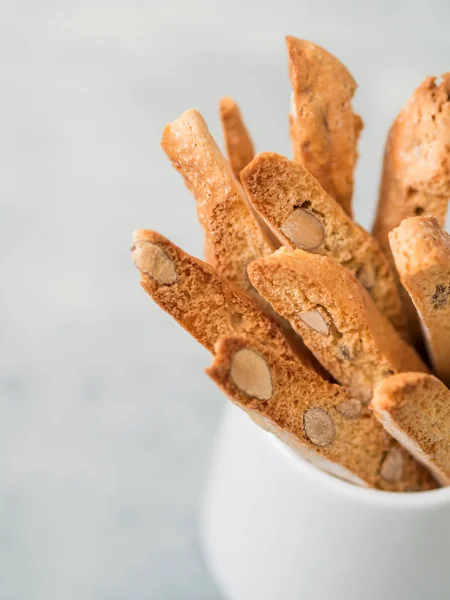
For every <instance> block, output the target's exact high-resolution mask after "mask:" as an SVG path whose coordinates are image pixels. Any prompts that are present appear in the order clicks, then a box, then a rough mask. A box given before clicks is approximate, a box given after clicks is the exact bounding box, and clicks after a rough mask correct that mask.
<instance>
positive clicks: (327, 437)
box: [303, 408, 336, 446]
mask: <svg viewBox="0 0 450 600" xmlns="http://www.w3.org/2000/svg"><path fill="white" fill-rule="evenodd" d="M303 424H304V426H305V431H306V435H307V436H308V438H309V439H310V440H311V442H312V443H313V444H315V445H316V446H328V445H329V444H331V443H332V442H333V440H334V438H335V435H336V430H335V427H334V421H333V419H332V418H331V417H330V415H329V413H328V412H327V411H326V410H323V408H309V409H308V410H307V411H306V412H305V414H304V415H303Z"/></svg>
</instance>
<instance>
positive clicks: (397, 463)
mask: <svg viewBox="0 0 450 600" xmlns="http://www.w3.org/2000/svg"><path fill="white" fill-rule="evenodd" d="M206 372H207V373H208V375H209V376H210V377H211V378H212V379H213V380H214V381H215V382H216V383H217V384H218V385H219V387H220V388H221V389H222V390H223V391H224V392H225V393H226V395H227V396H228V397H229V398H230V399H231V401H232V402H234V403H235V404H237V405H238V406H239V407H240V408H242V409H243V410H244V411H246V412H247V413H248V414H249V415H250V416H251V418H252V419H253V420H254V421H255V422H256V423H257V424H258V425H260V426H262V427H263V428H264V429H266V430H268V431H270V432H271V433H274V434H275V435H276V436H277V437H279V438H280V439H281V440H282V441H283V442H285V443H287V444H288V445H289V446H290V447H291V448H292V449H293V450H295V451H296V452H297V453H298V454H300V455H301V456H302V457H303V458H306V460H308V461H310V462H311V463H313V464H315V465H316V466H317V467H319V468H321V469H323V470H324V471H327V472H329V473H331V474H332V475H335V476H337V477H339V478H341V479H345V480H347V481H350V482H352V483H356V484H358V485H364V486H369V487H378V488H381V489H387V490H392V491H419V490H425V489H430V488H432V487H435V483H434V482H433V480H432V478H431V477H430V475H429V474H428V473H427V471H426V470H425V469H424V468H423V467H421V466H420V465H419V464H418V463H417V462H416V461H415V460H414V459H413V458H412V457H411V456H410V455H409V454H408V453H407V452H405V450H404V449H403V448H402V447H401V446H399V444H397V442H395V440H393V439H392V438H391V437H390V436H389V435H387V434H386V432H385V431H384V430H383V428H382V427H381V425H380V424H379V423H378V422H377V420H376V419H375V418H374V417H373V415H372V414H371V413H370V411H369V410H368V409H367V408H366V407H363V406H361V403H360V402H359V401H358V400H354V399H352V398H351V396H350V395H349V393H348V392H347V391H346V389H345V388H343V387H340V386H339V385H336V384H331V383H327V382H325V381H323V380H322V379H321V378H320V377H319V376H318V375H317V374H316V373H314V372H313V371H311V370H310V369H307V368H305V367H303V366H302V365H301V364H299V363H294V362H292V361H286V360H283V359H279V358H278V357H277V356H276V355H274V354H273V352H271V351H270V350H269V349H268V348H266V347H265V346H264V345H262V344H259V343H256V342H254V341H250V340H248V339H244V338H226V339H221V340H219V342H218V343H217V345H216V352H215V359H214V362H213V364H212V365H211V366H210V367H209V368H208V369H207V370H206Z"/></svg>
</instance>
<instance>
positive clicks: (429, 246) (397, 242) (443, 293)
mask: <svg viewBox="0 0 450 600" xmlns="http://www.w3.org/2000/svg"><path fill="white" fill-rule="evenodd" d="M389 241H390V244H391V249H392V254H393V257H394V260H395V264H396V266H397V270H398V273H399V275H400V279H401V282H402V284H403V286H404V287H405V289H406V290H407V292H408V293H409V295H410V297H411V299H412V301H413V303H414V306H415V308H416V309H417V313H418V315H419V318H420V321H421V325H422V330H423V332H424V338H425V342H426V345H427V348H428V352H429V356H430V358H431V362H432V364H433V370H434V372H435V373H436V375H437V376H438V377H439V378H440V379H442V381H444V383H446V384H447V385H450V235H449V234H448V233H446V232H445V231H443V230H442V229H441V228H440V227H439V223H438V221H437V219H435V218H434V217H411V218H409V219H405V220H404V221H402V222H401V224H400V225H399V226H398V227H397V228H396V229H394V230H393V231H392V232H391V233H390V234H389Z"/></svg>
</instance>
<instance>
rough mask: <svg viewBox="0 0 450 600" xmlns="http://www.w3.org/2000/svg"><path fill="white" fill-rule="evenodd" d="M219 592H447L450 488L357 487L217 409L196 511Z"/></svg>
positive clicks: (278, 596)
mask: <svg viewBox="0 0 450 600" xmlns="http://www.w3.org/2000/svg"><path fill="white" fill-rule="evenodd" d="M201 534H202V540H203V546H204V552H205V558H206V561H207V563H208V565H209V568H210V570H211V572H212V574H213V577H214V578H215V580H216V582H217V585H218V587H219V589H220V590H221V593H222V594H223V597H224V598H225V599H226V600H294V599H295V600H299V599H304V600H344V599H345V600H447V599H449V598H450V488H446V489H440V490H435V491H431V492H424V493H416V494H414V493H407V494H396V493H389V492H380V491H377V490H370V489H363V488H359V487H357V486H354V485H351V484H349V483H346V482H344V481H340V480H338V479H335V478H333V477H331V476H330V475H327V474H326V473H323V472H321V471H320V470H318V469H317V468H316V467H314V466H312V465H310V464H308V463H307V462H305V461H303V460H302V459H300V458H298V457H297V455H295V454H294V453H293V452H291V451H290V450H289V448H287V447H286V446H284V444H282V443H281V442H279V441H278V440H277V439H276V438H275V437H274V436H272V435H270V434H268V433H266V432H265V431H263V430H262V429H260V428H259V427H257V426H256V425H255V424H254V423H253V422H252V421H251V420H250V419H249V418H248V416H247V415H246V414H245V413H243V412H242V411H241V410H239V409H238V408H235V407H233V406H231V405H230V406H229V407H228V408H227V410H226V414H225V417H224V420H223V422H222V427H221V431H220V435H219V438H218V442H217V446H216V449H215V453H214V457H213V462H212V468H211V473H210V477H209V481H208V486H207V490H206V495H205V499H204V505H203V509H202V514H201Z"/></svg>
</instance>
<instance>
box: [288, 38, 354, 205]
mask: <svg viewBox="0 0 450 600" xmlns="http://www.w3.org/2000/svg"><path fill="white" fill-rule="evenodd" d="M286 45H287V50H288V57H289V77H290V80H291V84H292V101H291V112H290V115H289V124H290V135H291V140H292V146H293V151H294V158H295V160H296V162H298V163H300V164H302V165H303V166H304V167H306V168H307V169H308V171H310V172H311V173H312V174H313V175H314V177H316V179H318V181H319V182H320V184H321V185H322V186H323V187H324V189H325V190H326V191H327V192H328V193H329V194H330V195H331V196H332V197H333V198H334V199H335V200H337V201H338V202H339V203H340V204H341V205H342V207H343V208H344V210H345V211H346V212H347V214H349V215H350V216H351V214H352V208H351V200H352V195H353V172H354V168H355V164H356V160H357V157H358V153H357V149H356V146H357V141H358V137H359V133H360V131H361V129H362V120H361V119H360V118H359V117H357V115H355V113H354V112H353V109H352V106H351V100H352V97H353V95H354V93H355V90H356V83H355V80H354V79H353V77H352V76H351V75H350V73H349V72H348V70H347V69H346V67H345V66H344V65H343V64H342V63H341V62H340V61H339V60H338V59H337V58H336V57H334V56H333V55H332V54H330V53H329V52H327V51H326V50H324V49H323V48H321V47H320V46H317V45H316V44H313V43H312V42H308V41H306V40H300V39H297V38H295V37H291V36H288V37H287V38H286Z"/></svg>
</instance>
